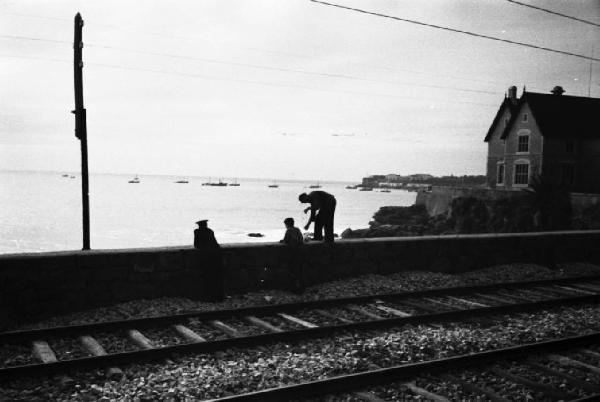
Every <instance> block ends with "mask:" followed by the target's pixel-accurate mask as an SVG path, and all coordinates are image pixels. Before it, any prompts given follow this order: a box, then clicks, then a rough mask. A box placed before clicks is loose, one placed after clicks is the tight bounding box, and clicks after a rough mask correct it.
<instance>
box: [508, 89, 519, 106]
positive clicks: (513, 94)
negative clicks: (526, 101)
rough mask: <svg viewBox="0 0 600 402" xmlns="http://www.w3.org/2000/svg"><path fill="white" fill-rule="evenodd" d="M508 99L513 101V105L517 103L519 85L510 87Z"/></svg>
mask: <svg viewBox="0 0 600 402" xmlns="http://www.w3.org/2000/svg"><path fill="white" fill-rule="evenodd" d="M508 99H510V101H511V102H512V103H513V105H516V104H517V87H516V86H514V85H513V86H512V87H510V88H508Z"/></svg>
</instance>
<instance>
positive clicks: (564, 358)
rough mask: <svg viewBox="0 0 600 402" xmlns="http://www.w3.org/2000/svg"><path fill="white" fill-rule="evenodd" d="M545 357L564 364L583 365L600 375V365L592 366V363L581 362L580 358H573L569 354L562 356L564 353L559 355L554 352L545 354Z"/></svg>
mask: <svg viewBox="0 0 600 402" xmlns="http://www.w3.org/2000/svg"><path fill="white" fill-rule="evenodd" d="M545 357H547V358H548V359H550V360H552V361H555V362H557V363H560V364H564V365H567V366H573V367H583V368H585V369H588V370H589V371H591V372H593V373H595V374H598V375H600V367H596V366H592V365H591V364H587V363H584V362H580V361H579V360H576V359H572V358H570V357H567V356H562V355H557V354H554V353H550V354H547V355H545Z"/></svg>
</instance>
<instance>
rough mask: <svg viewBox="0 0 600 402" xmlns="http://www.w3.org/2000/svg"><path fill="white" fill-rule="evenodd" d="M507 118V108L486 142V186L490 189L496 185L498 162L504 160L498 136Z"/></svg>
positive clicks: (502, 148)
mask: <svg viewBox="0 0 600 402" xmlns="http://www.w3.org/2000/svg"><path fill="white" fill-rule="evenodd" d="M509 118H510V111H509V109H508V108H505V110H504V112H503V113H502V115H501V116H500V119H499V120H498V124H497V125H496V127H495V128H494V131H493V133H492V135H491V136H490V139H489V141H488V160H487V169H486V172H487V185H488V186H489V187H492V188H494V187H496V185H497V181H496V179H497V169H498V162H501V161H503V160H504V140H502V139H500V136H501V135H502V131H503V130H504V127H505V126H506V124H505V121H506V120H507V119H509Z"/></svg>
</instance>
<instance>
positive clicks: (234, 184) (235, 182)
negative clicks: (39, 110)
mask: <svg viewBox="0 0 600 402" xmlns="http://www.w3.org/2000/svg"><path fill="white" fill-rule="evenodd" d="M229 185H230V186H233V187H239V185H240V183H238V182H237V179H235V180H234V181H233V183H229Z"/></svg>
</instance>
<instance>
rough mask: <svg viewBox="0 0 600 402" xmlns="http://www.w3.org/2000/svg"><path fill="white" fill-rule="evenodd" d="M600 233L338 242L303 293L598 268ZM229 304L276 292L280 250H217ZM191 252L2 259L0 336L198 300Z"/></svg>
mask: <svg viewBox="0 0 600 402" xmlns="http://www.w3.org/2000/svg"><path fill="white" fill-rule="evenodd" d="M599 243H600V231H585V232H547V233H519V234H484V235H452V236H423V237H403V238H402V237H401V238H379V239H353V240H340V241H337V242H335V243H334V244H324V243H311V244H308V245H306V248H305V251H306V253H305V257H306V258H305V270H306V279H307V281H308V283H309V284H315V283H319V282H324V281H331V280H335V279H339V278H344V277H350V276H357V275H361V274H366V273H376V274H389V273H394V272H399V271H403V270H431V271H438V272H462V271H468V270H472V269H476V268H482V267H486V266H490V265H496V264H503V263H510V262H537V263H541V264H548V263H551V262H553V261H590V262H600V248H598V247H596V246H597V244H599ZM222 250H223V255H224V261H225V287H226V291H227V292H228V293H229V294H232V293H242V292H248V291H253V290H257V289H261V288H284V287H286V286H287V280H288V278H289V272H288V268H287V266H286V261H287V254H286V247H285V246H284V245H282V244H279V243H263V244H256V243H254V244H228V245H224V246H223V247H222ZM198 253H199V252H198V251H197V250H195V249H193V248H191V247H169V248H151V249H150V248H149V249H129V250H91V251H73V252H58V253H36V254H12V255H0V326H2V324H3V323H4V324H6V323H9V322H15V321H26V320H28V319H32V318H40V317H43V316H49V315H57V314H60V313H66V312H71V311H74V310H82V309H86V308H91V307H96V306H100V305H106V304H110V303H116V302H122V301H127V300H135V299H141V298H157V297H164V296H170V297H176V296H178V297H181V296H189V295H197V294H198V292H199V287H200V284H201V281H203V280H204V276H203V275H202V271H203V267H202V265H201V262H200V261H201V259H199V257H200V255H199V254H198Z"/></svg>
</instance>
